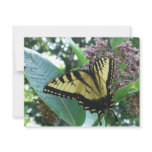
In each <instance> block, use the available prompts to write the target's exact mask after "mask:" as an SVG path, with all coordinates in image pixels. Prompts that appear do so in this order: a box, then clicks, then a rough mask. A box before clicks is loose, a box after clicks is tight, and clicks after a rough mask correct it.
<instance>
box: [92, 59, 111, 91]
mask: <svg viewBox="0 0 152 152" xmlns="http://www.w3.org/2000/svg"><path fill="white" fill-rule="evenodd" d="M93 71H94V73H95V77H96V80H97V83H98V84H99V86H98V87H99V88H100V90H101V91H103V87H102V84H105V85H106V88H107V87H109V86H110V85H111V82H112V78H113V71H114V61H113V60H112V59H111V58H107V57H104V58H101V59H99V60H96V62H95V63H94V65H93ZM100 84H101V86H100ZM104 89H105V87H104Z"/></svg>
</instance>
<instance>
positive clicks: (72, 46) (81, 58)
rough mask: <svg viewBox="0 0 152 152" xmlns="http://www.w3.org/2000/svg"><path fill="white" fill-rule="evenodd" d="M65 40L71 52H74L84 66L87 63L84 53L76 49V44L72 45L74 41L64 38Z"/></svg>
mask: <svg viewBox="0 0 152 152" xmlns="http://www.w3.org/2000/svg"><path fill="white" fill-rule="evenodd" d="M65 39H66V41H67V43H68V44H69V45H70V46H71V48H72V49H73V51H74V52H75V54H76V56H77V57H78V60H79V61H80V63H81V65H84V63H85V62H87V60H86V57H85V54H84V52H83V51H82V50H81V49H80V48H79V47H78V45H77V44H75V43H74V41H73V40H72V39H71V38H69V37H66V38H65Z"/></svg>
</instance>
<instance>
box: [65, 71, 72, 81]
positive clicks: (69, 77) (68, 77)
mask: <svg viewBox="0 0 152 152" xmlns="http://www.w3.org/2000/svg"><path fill="white" fill-rule="evenodd" d="M66 77H67V79H68V80H69V81H70V82H71V81H73V80H72V77H71V73H70V72H69V73H67V74H66Z"/></svg>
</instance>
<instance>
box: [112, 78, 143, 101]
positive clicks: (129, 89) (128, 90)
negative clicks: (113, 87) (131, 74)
mask: <svg viewBox="0 0 152 152" xmlns="http://www.w3.org/2000/svg"><path fill="white" fill-rule="evenodd" d="M139 89H140V88H139V79H138V80H136V81H135V82H133V83H130V84H128V85H127V86H124V87H122V88H120V89H119V90H118V91H117V92H116V93H115V94H114V101H115V102H116V101H118V100H120V99H122V98H124V97H126V96H128V95H131V94H133V93H137V92H139Z"/></svg>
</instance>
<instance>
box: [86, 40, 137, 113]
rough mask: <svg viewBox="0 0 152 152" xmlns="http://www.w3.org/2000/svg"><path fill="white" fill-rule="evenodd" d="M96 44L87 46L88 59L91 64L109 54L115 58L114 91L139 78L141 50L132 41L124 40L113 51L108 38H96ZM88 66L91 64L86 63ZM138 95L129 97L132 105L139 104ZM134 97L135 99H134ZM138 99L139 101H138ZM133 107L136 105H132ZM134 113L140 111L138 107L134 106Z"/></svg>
mask: <svg viewBox="0 0 152 152" xmlns="http://www.w3.org/2000/svg"><path fill="white" fill-rule="evenodd" d="M93 40H94V42H95V44H91V45H89V46H86V47H85V49H84V52H85V54H86V59H89V61H90V62H89V64H92V63H94V61H95V59H97V58H100V57H103V56H108V57H110V58H113V59H114V63H115V70H114V80H113V86H114V87H113V89H112V92H115V91H116V90H118V89H119V88H121V87H123V86H125V85H127V84H129V83H131V82H134V81H136V80H137V78H138V75H139V50H138V49H137V48H136V47H133V46H132V43H131V42H130V41H124V42H123V43H122V44H120V45H117V46H116V49H115V50H114V51H113V50H112V49H111V48H110V47H109V45H108V39H107V38H94V39H93ZM86 67H87V68H88V67H89V65H88V64H86ZM137 98H138V96H136V95H134V96H133V97H130V98H128V101H131V104H130V105H137V103H138V102H139V101H138V100H137ZM133 99H134V100H133ZM137 101H138V102H137ZM130 107H131V108H132V107H134V106H130ZM134 110H135V112H132V113H138V112H137V111H139V104H138V107H136V108H132V111H134Z"/></svg>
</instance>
